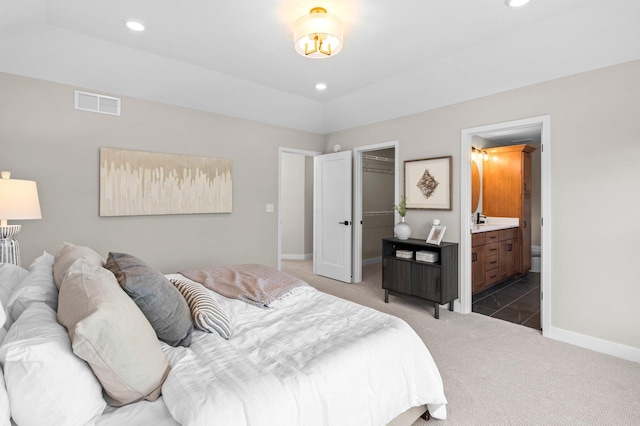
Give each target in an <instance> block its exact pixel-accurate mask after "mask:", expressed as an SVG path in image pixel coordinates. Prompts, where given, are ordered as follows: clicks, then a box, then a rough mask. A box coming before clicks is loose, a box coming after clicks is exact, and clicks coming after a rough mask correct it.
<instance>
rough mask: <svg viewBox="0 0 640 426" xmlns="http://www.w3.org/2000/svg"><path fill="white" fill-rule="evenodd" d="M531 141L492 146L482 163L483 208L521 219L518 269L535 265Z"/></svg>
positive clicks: (521, 271) (490, 212)
mask: <svg viewBox="0 0 640 426" xmlns="http://www.w3.org/2000/svg"><path fill="white" fill-rule="evenodd" d="M535 150H536V148H535V147H533V146H531V145H526V144H524V145H512V146H503V147H498V148H488V149H487V150H486V151H487V154H488V156H489V158H488V159H487V160H486V161H484V162H483V163H482V169H483V173H482V187H483V189H484V190H483V193H482V210H483V211H484V214H485V215H486V216H497V217H517V218H519V220H520V228H519V231H518V235H517V236H516V239H517V246H518V252H517V253H516V272H517V273H518V274H525V273H527V272H528V271H529V270H530V269H531V153H532V152H533V151H535Z"/></svg>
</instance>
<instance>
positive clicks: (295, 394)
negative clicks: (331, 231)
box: [162, 275, 446, 426]
mask: <svg viewBox="0 0 640 426" xmlns="http://www.w3.org/2000/svg"><path fill="white" fill-rule="evenodd" d="M176 277H178V275H176ZM179 277H181V276H179ZM182 278H183V279H184V277H182ZM214 294H215V293H214ZM216 296H217V297H216V299H217V300H218V301H219V302H220V304H221V305H222V306H223V307H224V308H225V310H226V311H227V312H228V313H229V314H230V316H231V322H232V331H233V334H232V336H231V338H230V339H229V340H224V339H223V338H221V337H220V336H218V335H217V334H207V333H204V332H199V331H198V332H195V333H194V337H193V342H192V344H191V346H190V347H189V348H181V347H178V348H173V347H170V346H168V345H166V346H163V349H164V350H165V353H166V354H167V357H168V359H169V362H170V363H171V366H172V370H171V373H170V374H169V376H168V378H167V380H166V381H165V383H164V385H163V388H162V394H163V399H164V402H165V404H166V406H167V407H168V409H169V411H170V412H171V414H172V415H173V417H174V418H175V419H176V420H177V421H178V422H179V423H181V424H182V425H185V426H186V425H194V426H195V425H207V426H211V425H224V426H235V425H251V426H257V425H265V426H273V425H279V426H285V425H295V426H298V425H305V426H311V425H357V426H362V425H368V424H370V425H385V424H387V423H388V422H389V421H390V420H392V419H393V418H395V417H396V416H398V415H399V414H401V413H402V412H404V411H405V410H407V409H408V408H410V407H413V406H417V405H421V404H425V403H426V404H428V407H429V411H430V413H431V415H432V416H433V417H436V418H445V417H446V399H445V396H444V391H443V386H442V380H441V377H440V373H439V371H438V369H437V367H436V365H435V363H434V362H433V359H432V357H431V354H430V353H429V351H428V350H427V348H426V347H425V345H424V344H423V342H422V341H421V340H420V338H419V337H418V336H417V334H416V333H415V332H414V331H413V329H411V327H409V325H408V324H407V323H405V322H404V321H403V320H401V319H399V318H396V317H393V316H391V315H387V314H383V313H381V312H378V311H375V310H373V309H370V308H366V307H363V306H360V305H357V304H354V303H351V302H348V301H345V300H342V299H339V298H336V297H333V296H330V295H327V294H325V293H322V292H320V291H317V290H315V289H313V288H311V287H308V288H303V289H302V290H301V291H298V292H297V293H295V294H293V295H291V296H288V297H286V298H285V299H283V300H282V301H279V302H277V303H276V304H275V306H274V307H273V308H271V309H260V308H257V307H255V306H251V305H249V304H247V303H244V302H241V301H238V300H231V299H226V298H224V297H222V296H219V295H216Z"/></svg>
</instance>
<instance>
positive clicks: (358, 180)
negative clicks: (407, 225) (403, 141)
mask: <svg viewBox="0 0 640 426" xmlns="http://www.w3.org/2000/svg"><path fill="white" fill-rule="evenodd" d="M389 148H393V149H394V150H395V165H394V176H393V187H394V192H393V199H394V200H397V199H398V194H400V180H399V179H398V170H399V169H400V141H397V140H396V141H389V142H382V143H378V144H374V145H366V146H359V147H356V148H353V158H354V160H353V161H354V163H353V225H354V226H353V237H352V238H353V257H352V275H353V281H352V282H353V283H359V282H361V281H362V155H363V154H364V153H365V152H369V151H378V150H380V149H389ZM398 220H399V219H398V216H397V212H396V213H395V214H394V221H393V223H396V222H397V221H398Z"/></svg>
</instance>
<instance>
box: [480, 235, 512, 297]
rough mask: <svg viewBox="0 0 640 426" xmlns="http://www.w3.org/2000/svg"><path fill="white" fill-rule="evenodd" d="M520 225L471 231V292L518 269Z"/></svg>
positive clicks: (493, 282) (502, 278) (489, 285)
mask: <svg viewBox="0 0 640 426" xmlns="http://www.w3.org/2000/svg"><path fill="white" fill-rule="evenodd" d="M518 231H519V228H515V227H514V228H507V229H501V230H497V231H488V232H478V233H474V234H471V292H472V293H477V292H479V291H482V290H484V289H485V288H488V287H491V286H492V285H494V284H495V283H497V282H499V281H502V280H504V279H506V278H509V277H511V276H512V275H515V274H516V273H517V267H518V262H517V260H518V255H519V253H520V250H519V246H518Z"/></svg>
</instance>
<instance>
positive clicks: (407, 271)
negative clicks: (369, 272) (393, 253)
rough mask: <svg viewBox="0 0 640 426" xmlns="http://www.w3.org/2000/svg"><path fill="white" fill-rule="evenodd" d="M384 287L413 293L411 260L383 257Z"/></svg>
mask: <svg viewBox="0 0 640 426" xmlns="http://www.w3.org/2000/svg"><path fill="white" fill-rule="evenodd" d="M382 265H383V266H382V288H386V289H389V290H394V291H397V292H400V293H404V294H411V262H408V261H404V260H396V259H390V258H388V257H385V258H384V259H382Z"/></svg>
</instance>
